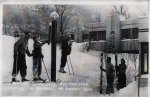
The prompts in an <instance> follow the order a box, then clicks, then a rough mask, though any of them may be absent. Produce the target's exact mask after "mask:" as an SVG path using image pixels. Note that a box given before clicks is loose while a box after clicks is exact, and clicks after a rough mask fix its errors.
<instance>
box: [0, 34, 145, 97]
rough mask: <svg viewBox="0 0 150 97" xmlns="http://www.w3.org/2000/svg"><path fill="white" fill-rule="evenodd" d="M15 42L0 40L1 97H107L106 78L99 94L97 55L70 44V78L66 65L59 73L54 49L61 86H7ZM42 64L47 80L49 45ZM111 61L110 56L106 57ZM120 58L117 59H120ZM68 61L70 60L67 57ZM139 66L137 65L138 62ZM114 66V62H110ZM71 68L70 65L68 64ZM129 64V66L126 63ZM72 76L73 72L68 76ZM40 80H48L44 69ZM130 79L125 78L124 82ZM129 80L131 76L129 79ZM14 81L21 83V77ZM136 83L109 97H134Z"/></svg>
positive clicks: (29, 64) (29, 76)
mask: <svg viewBox="0 0 150 97" xmlns="http://www.w3.org/2000/svg"><path fill="white" fill-rule="evenodd" d="M16 40H17V39H15V38H13V37H11V36H5V35H4V36H3V66H2V73H3V74H2V78H3V80H2V82H3V83H2V95H3V96H100V97H106V96H109V95H106V94H105V90H106V78H105V76H104V78H103V89H104V94H100V93H99V77H100V70H99V67H100V59H99V57H98V56H99V54H100V53H98V52H95V51H90V52H89V53H82V52H80V50H81V46H82V44H81V43H73V46H72V53H71V55H70V59H71V62H72V65H73V69H74V73H75V75H73V74H71V75H69V73H68V72H69V71H68V65H66V67H65V70H66V71H67V73H66V74H62V73H59V72H58V70H59V66H60V58H61V50H60V49H59V47H57V60H56V67H57V71H56V74H57V76H56V77H57V79H58V78H59V79H60V80H61V82H60V83H54V82H50V83H45V84H41V83H36V84H34V83H32V82H23V83H22V82H19V83H13V84H10V83H8V82H10V81H11V78H12V76H11V73H12V67H13V64H12V63H13V45H14V43H15V41H16ZM42 48H43V54H44V62H45V65H46V68H47V70H48V74H49V76H50V74H51V72H50V69H51V64H50V63H51V45H47V44H45V45H44V46H43V47H42ZM29 50H30V51H32V50H33V41H32V40H29ZM109 56H111V57H114V56H113V55H109ZM120 56H121V55H119V58H121V57H120ZM26 60H27V62H26V63H27V76H26V78H27V79H30V80H32V79H33V76H32V57H28V56H26ZM68 60H69V57H68ZM137 62H138V61H137ZM112 63H113V64H114V60H112ZM68 64H69V66H70V61H68ZM128 64H131V62H128ZM129 67H130V68H131V69H130V70H128V72H129V73H130V75H132V76H134V75H133V74H132V73H131V71H132V70H134V66H130V65H129V66H128V68H129ZM71 73H72V72H71ZM41 76H42V78H45V79H47V75H46V71H45V69H44V66H43V68H42V75H41ZM128 76H129V75H128V74H127V79H128V78H129V77H128ZM132 76H130V77H131V78H132ZM17 78H18V79H19V80H20V79H21V78H20V74H18V76H17ZM137 85H138V83H137V81H133V79H128V83H127V87H126V88H124V89H121V90H120V91H117V90H116V88H115V93H114V94H111V95H110V96H109V97H113V96H115V97H137V90H138V88H137ZM140 92H141V93H140V95H141V97H148V88H147V87H142V88H140Z"/></svg>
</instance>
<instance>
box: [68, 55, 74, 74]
mask: <svg viewBox="0 0 150 97" xmlns="http://www.w3.org/2000/svg"><path fill="white" fill-rule="evenodd" d="M69 61H70V65H71V68H72V72H73V75H74V70H73V66H72V62H71V59H70V56H69Z"/></svg>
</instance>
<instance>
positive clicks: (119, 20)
mask: <svg viewBox="0 0 150 97" xmlns="http://www.w3.org/2000/svg"><path fill="white" fill-rule="evenodd" d="M148 20H149V18H148V17H142V18H138V19H134V20H125V18H124V17H123V16H120V15H113V16H108V17H107V18H106V21H105V22H104V23H89V24H86V25H84V29H80V35H78V33H74V34H75V35H73V36H74V39H75V41H76V42H83V41H87V40H88V41H90V50H96V51H104V52H108V53H133V54H140V56H139V57H140V58H139V59H140V60H139V61H140V64H141V65H140V66H141V73H142V74H144V73H148V48H149V46H148V32H149V25H148ZM72 32H73V31H72Z"/></svg>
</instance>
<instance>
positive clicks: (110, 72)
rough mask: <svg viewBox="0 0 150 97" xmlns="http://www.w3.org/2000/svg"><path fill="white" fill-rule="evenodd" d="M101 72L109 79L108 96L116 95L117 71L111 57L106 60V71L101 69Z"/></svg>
mask: <svg viewBox="0 0 150 97" xmlns="http://www.w3.org/2000/svg"><path fill="white" fill-rule="evenodd" d="M101 70H102V71H104V72H106V78H107V88H106V94H109V93H110V92H111V93H114V88H113V83H114V77H115V69H114V66H113V64H112V63H111V57H107V60H106V69H103V68H102V67H101Z"/></svg>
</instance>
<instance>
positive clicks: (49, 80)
mask: <svg viewBox="0 0 150 97" xmlns="http://www.w3.org/2000/svg"><path fill="white" fill-rule="evenodd" d="M42 62H43V64H44V67H45V71H46V74H47V77H48V80H49V82H50V78H49V75H48V73H47V69H46V65H45V63H44V60H43V58H42Z"/></svg>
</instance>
